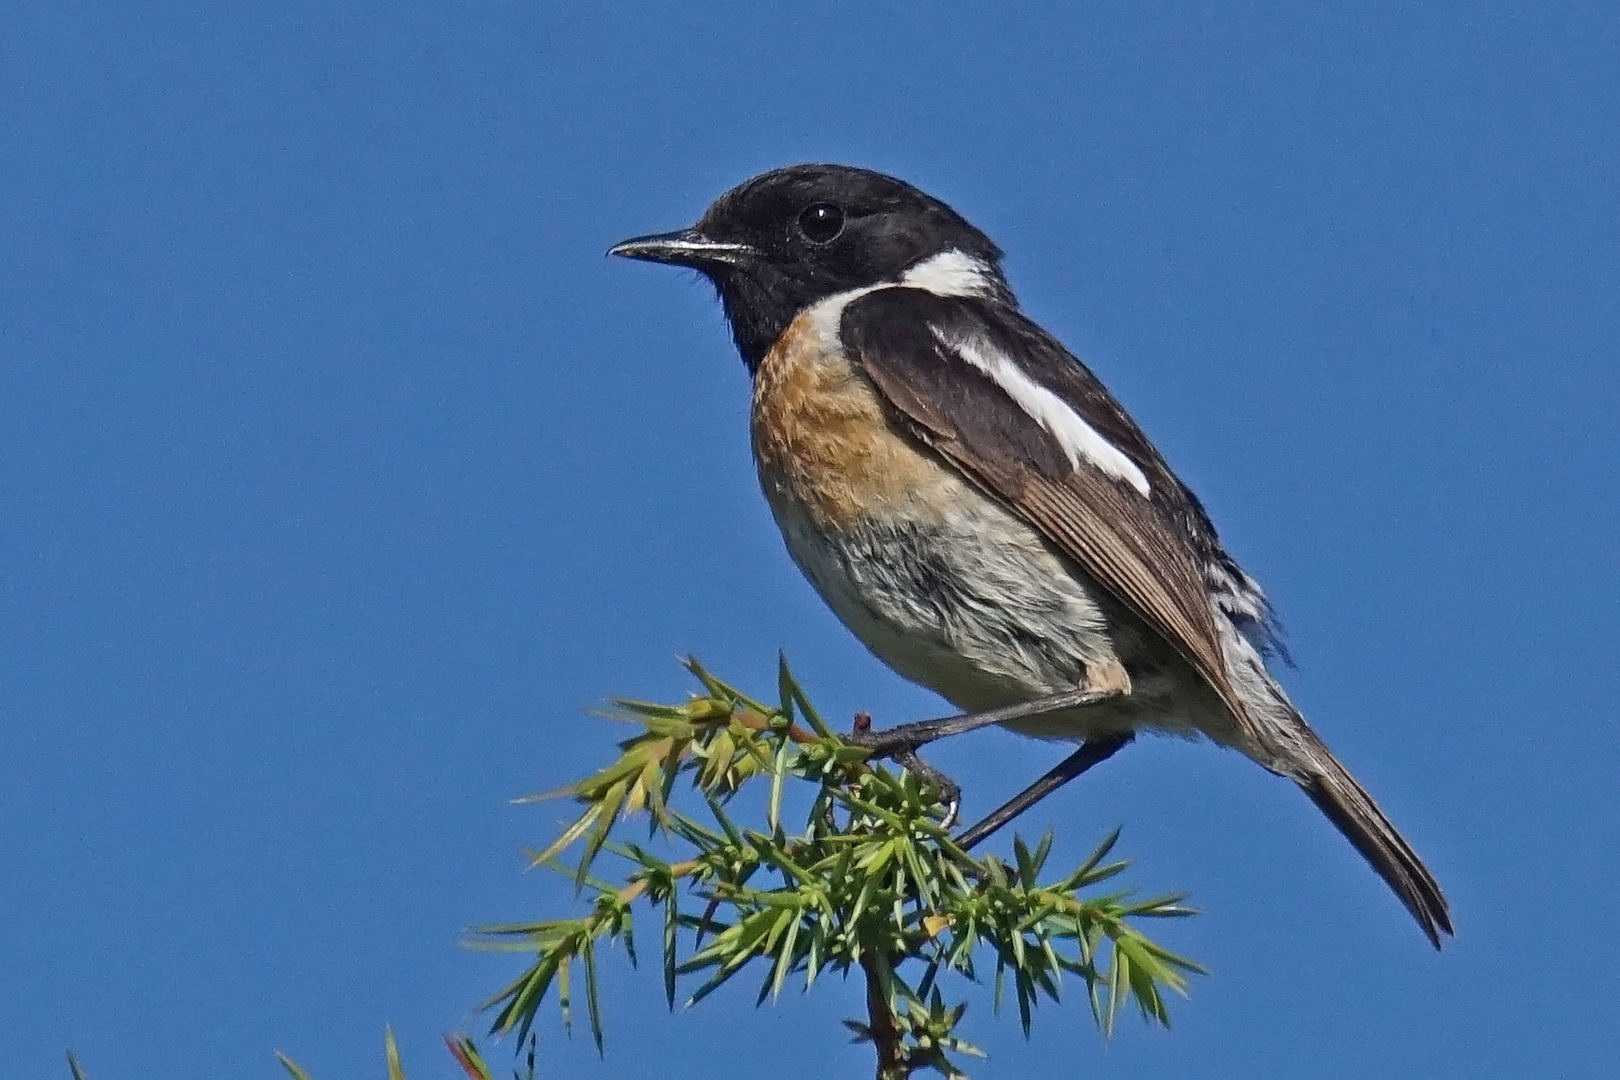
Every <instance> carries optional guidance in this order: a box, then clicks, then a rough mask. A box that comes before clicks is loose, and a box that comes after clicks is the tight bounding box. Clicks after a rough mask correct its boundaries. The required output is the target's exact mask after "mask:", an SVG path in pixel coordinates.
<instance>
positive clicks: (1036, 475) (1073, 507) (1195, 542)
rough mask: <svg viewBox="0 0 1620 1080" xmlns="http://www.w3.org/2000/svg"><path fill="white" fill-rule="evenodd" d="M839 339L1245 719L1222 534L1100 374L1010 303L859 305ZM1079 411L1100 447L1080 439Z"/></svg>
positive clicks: (957, 460)
mask: <svg viewBox="0 0 1620 1080" xmlns="http://www.w3.org/2000/svg"><path fill="white" fill-rule="evenodd" d="M839 333H840V337H841V339H842V343H843V346H844V348H845V350H846V352H847V353H848V355H849V356H850V358H851V360H852V361H853V362H854V363H855V364H856V365H857V366H859V367H860V369H861V370H863V371H864V372H865V373H866V375H867V376H868V377H869V378H870V379H871V381H872V383H873V385H874V386H875V387H876V388H877V390H878V392H879V393H880V394H881V395H882V396H883V397H884V398H885V399H887V401H888V403H889V404H890V405H891V406H893V408H894V409H895V411H896V412H897V413H898V414H899V416H900V418H901V419H902V420H903V421H904V422H905V424H906V425H907V426H908V427H909V428H910V430H911V431H912V433H913V434H915V435H916V437H917V438H918V439H920V440H921V441H923V442H924V443H926V444H927V445H929V446H931V447H933V448H934V449H935V450H936V451H938V452H939V453H940V454H941V455H942V456H944V457H945V458H946V459H947V460H948V461H950V462H952V463H953V464H954V465H955V466H956V467H957V468H959V469H961V470H962V472H963V473H965V474H966V475H967V476H968V477H969V478H970V479H971V480H973V481H974V482H975V483H976V484H978V485H979V486H980V487H982V488H983V489H984V490H985V491H987V492H988V493H989V494H991V495H992V496H994V497H995V498H997V499H999V500H1000V501H1001V502H1002V503H1003V504H1005V505H1006V506H1008V507H1009V508H1011V509H1012V510H1013V511H1014V512H1015V513H1017V514H1018V515H1019V516H1020V517H1022V518H1023V519H1024V520H1025V521H1027V522H1029V523H1030V524H1031V525H1032V526H1034V527H1035V528H1036V529H1037V530H1039V531H1040V532H1041V533H1042V534H1043V535H1044V536H1046V537H1047V539H1049V540H1050V541H1051V542H1052V543H1053V544H1054V545H1055V546H1056V547H1057V548H1058V549H1059V550H1060V551H1062V552H1064V553H1065V554H1066V555H1068V556H1069V557H1070V558H1072V559H1074V560H1075V562H1077V563H1079V564H1080V566H1081V567H1082V568H1084V569H1085V571H1086V572H1087V573H1089V574H1090V575H1091V576H1092V577H1094V578H1095V579H1096V580H1097V581H1098V582H1099V583H1100V584H1101V585H1102V586H1103V587H1104V588H1106V589H1107V590H1108V591H1109V592H1110V593H1112V594H1113V595H1114V596H1115V597H1117V598H1118V599H1119V600H1120V601H1121V602H1122V603H1124V604H1125V606H1126V607H1128V608H1129V609H1131V610H1132V611H1133V612H1135V613H1136V614H1137V615H1138V616H1139V617H1140V618H1142V619H1143V620H1144V621H1145V622H1146V623H1147V625H1148V626H1149V627H1151V628H1152V629H1153V630H1154V631H1155V632H1157V633H1158V634H1160V635H1161V636H1163V638H1164V639H1165V640H1166V641H1168V642H1169V643H1170V644H1171V645H1172V646H1174V647H1175V649H1176V650H1177V651H1178V652H1180V653H1181V655H1182V656H1183V657H1185V658H1186V659H1187V661H1188V662H1189V663H1190V664H1192V666H1193V667H1194V668H1195V669H1196V670H1197V671H1198V672H1199V673H1200V674H1201V675H1202V676H1203V677H1204V679H1205V680H1206V681H1207V682H1208V683H1209V685H1210V686H1211V687H1212V688H1213V689H1214V690H1215V691H1216V693H1218V694H1219V695H1220V697H1221V699H1222V700H1223V701H1224V702H1225V703H1226V705H1227V707H1228V708H1229V709H1230V710H1231V711H1232V713H1233V715H1234V716H1235V717H1236V718H1237V719H1238V722H1239V723H1240V724H1246V723H1247V720H1248V717H1247V714H1246V712H1245V710H1244V709H1243V706H1242V702H1241V699H1239V697H1238V696H1237V694H1236V692H1235V691H1234V690H1233V688H1232V686H1231V682H1230V680H1229V679H1228V678H1227V675H1226V668H1225V664H1224V663H1223V662H1222V659H1221V645H1220V639H1219V637H1218V636H1217V632H1216V628H1215V617H1214V614H1213V612H1212V611H1211V608H1210V600H1209V593H1208V591H1207V586H1206V582H1205V580H1204V574H1203V570H1202V567H1203V566H1204V565H1205V564H1206V563H1207V562H1208V561H1209V560H1210V559H1211V558H1213V557H1215V556H1216V555H1218V554H1219V553H1220V546H1219V543H1218V541H1217V540H1216V538H1215V533H1214V530H1213V528H1212V527H1211V526H1210V524H1209V519H1208V517H1207V516H1206V515H1205V514H1204V511H1203V509H1202V507H1200V506H1199V505H1198V501H1197V500H1196V499H1195V498H1193V496H1192V494H1191V493H1190V492H1189V491H1187V489H1186V487H1185V486H1184V485H1182V483H1181V482H1180V481H1179V480H1178V479H1177V478H1176V477H1175V475H1174V474H1173V473H1171V471H1170V469H1169V467H1168V466H1167V465H1166V464H1165V462H1164V459H1163V458H1162V457H1161V456H1160V455H1159V452H1158V451H1157V450H1156V449H1154V447H1153V444H1152V443H1150V442H1148V440H1147V437H1146V436H1144V435H1143V434H1142V432H1141V429H1139V428H1138V427H1137V426H1136V424H1135V422H1134V421H1132V420H1131V418H1130V416H1129V415H1127V414H1126V412H1125V410H1124V409H1122V408H1120V406H1119V403H1118V402H1116V401H1115V400H1114V398H1113V396H1112V395H1110V394H1109V393H1108V391H1107V389H1106V388H1104V387H1103V385H1102V383H1101V382H1099V381H1098V380H1097V378H1096V376H1094V375H1093V374H1092V373H1091V372H1090V371H1088V370H1087V369H1086V368H1085V366H1084V365H1082V364H1081V363H1080V361H1079V360H1077V359H1076V358H1075V357H1074V356H1073V355H1072V354H1071V353H1069V352H1068V350H1066V349H1064V348H1063V346H1062V345H1061V344H1059V343H1058V342H1057V341H1056V340H1055V339H1054V338H1053V337H1052V336H1051V335H1050V334H1048V333H1046V332H1045V331H1044V330H1042V329H1041V328H1040V327H1039V326H1036V325H1035V324H1034V323H1033V322H1031V321H1029V320H1028V319H1026V318H1025V317H1024V316H1023V315H1021V314H1019V313H1018V312H1017V311H1015V310H1013V309H1011V308H1008V307H1006V306H1005V305H1001V304H992V303H988V302H986V301H982V300H977V299H973V298H964V297H945V296H939V295H936V294H934V293H931V292H926V291H924V290H920V289H907V288H894V289H881V290H878V291H876V292H873V293H869V294H867V295H866V296H863V297H860V298H859V299H857V300H854V301H852V302H851V303H850V304H849V305H848V306H847V307H846V308H845V309H844V313H843V319H842V323H841V325H840V331H839ZM1005 365H1011V366H1012V368H1013V369H1015V370H1013V371H1009V370H1008V368H1007V367H1006V366H1005ZM1038 388H1044V390H1045V391H1048V392H1050V394H1052V395H1055V398H1056V400H1055V401H1046V403H1045V408H1046V411H1047V416H1046V422H1045V423H1043V422H1041V421H1040V420H1037V419H1036V416H1035V413H1038V412H1040V411H1041V409H1042V404H1041V401H1042V400H1044V399H1042V398H1041V393H1040V390H1039V389H1038ZM1015 394H1019V395H1021V396H1022V397H1023V399H1024V403H1023V404H1020V401H1019V400H1018V398H1016V397H1015V396H1014V395H1015ZM1064 406H1066V407H1067V412H1065V411H1064V409H1063V407H1064ZM1054 410H1055V411H1054ZM1069 414H1072V417H1077V418H1078V419H1079V420H1080V421H1082V422H1083V424H1084V425H1085V426H1086V427H1089V428H1090V431H1091V432H1092V433H1094V434H1095V435H1096V436H1097V441H1096V442H1089V440H1087V439H1084V438H1076V434H1075V433H1076V430H1077V428H1076V426H1075V425H1074V424H1073V423H1072V420H1071V419H1070V416H1069ZM1063 421H1068V427H1067V429H1066V433H1065V429H1064V423H1063ZM1078 430H1080V433H1081V434H1082V435H1084V430H1083V428H1081V429H1078ZM1065 434H1066V437H1065ZM1087 445H1089V446H1090V447H1091V448H1092V452H1091V453H1090V454H1087V453H1085V452H1084V451H1085V449H1086V447H1087ZM1119 455H1123V457H1120V456H1119ZM1143 486H1145V487H1146V489H1147V490H1146V493H1144V492H1143V490H1142V487H1143ZM1222 557H1224V556H1222Z"/></svg>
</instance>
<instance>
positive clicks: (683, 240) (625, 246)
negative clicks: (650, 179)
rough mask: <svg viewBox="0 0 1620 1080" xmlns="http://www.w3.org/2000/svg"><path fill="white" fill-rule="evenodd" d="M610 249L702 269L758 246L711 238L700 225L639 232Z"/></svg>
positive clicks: (747, 253)
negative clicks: (658, 231)
mask: <svg viewBox="0 0 1620 1080" xmlns="http://www.w3.org/2000/svg"><path fill="white" fill-rule="evenodd" d="M607 253H608V254H609V255H622V256H623V257H624V258H626V259H642V260H644V261H646V262H660V263H674V264H675V265H677V266H691V267H695V268H697V269H699V270H701V269H703V268H704V267H708V266H715V265H733V264H736V263H740V262H742V261H743V260H744V259H746V258H748V257H749V256H750V255H752V254H754V249H753V248H751V247H749V246H748V245H747V244H728V243H723V242H721V241H719V240H710V239H709V238H708V237H707V236H704V235H703V234H702V233H700V232H698V231H697V230H696V229H681V230H680V231H679V232H668V233H656V234H654V235H652V236H637V237H634V238H632V239H630V240H626V241H625V242H624V243H622V244H615V245H613V246H612V247H610V248H608V252H607Z"/></svg>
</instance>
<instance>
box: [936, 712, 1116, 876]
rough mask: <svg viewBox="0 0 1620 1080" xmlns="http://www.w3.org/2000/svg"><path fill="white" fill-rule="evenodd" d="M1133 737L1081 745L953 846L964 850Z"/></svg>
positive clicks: (1087, 742) (1113, 752)
mask: <svg viewBox="0 0 1620 1080" xmlns="http://www.w3.org/2000/svg"><path fill="white" fill-rule="evenodd" d="M1135 737H1136V735H1135V733H1134V732H1130V731H1126V732H1122V733H1120V734H1118V735H1105V736H1103V737H1102V738H1100V739H1087V740H1086V741H1085V742H1084V743H1082V744H1081V746H1080V749H1078V750H1076V751H1075V752H1074V753H1072V754H1070V755H1069V756H1068V757H1066V758H1064V759H1063V760H1062V761H1060V762H1058V763H1057V764H1056V765H1054V766H1053V767H1052V769H1051V770H1050V771H1049V772H1048V773H1047V774H1046V775H1045V776H1043V777H1041V778H1040V779H1039V780H1037V781H1035V782H1034V783H1033V784H1031V785H1029V787H1027V788H1025V789H1024V790H1023V791H1020V792H1019V793H1018V794H1017V795H1014V796H1013V797H1012V798H1010V799H1008V800H1007V801H1006V802H1004V803H1002V804H1001V805H1000V806H999V807H997V808H996V809H995V811H993V812H992V813H991V814H990V816H988V817H986V818H985V819H984V820H983V821H981V822H979V823H978V824H977V825H975V826H973V827H972V828H970V829H967V830H964V831H963V833H962V835H961V836H958V837H957V838H956V846H957V847H959V848H961V849H962V850H963V851H967V850H968V849H969V848H971V847H973V846H974V845H975V844H977V843H978V842H979V841H980V840H983V839H984V838H985V837H987V836H989V835H990V834H991V833H993V832H995V831H996V830H997V829H999V828H1001V827H1002V826H1003V825H1005V824H1007V822H1009V821H1011V820H1012V819H1013V818H1015V817H1017V816H1018V815H1019V814H1022V813H1023V812H1024V811H1025V810H1028V809H1029V808H1030V807H1032V806H1034V805H1035V804H1036V803H1038V802H1040V801H1041V800H1042V799H1044V798H1046V797H1047V796H1048V795H1050V794H1052V792H1054V791H1056V790H1057V789H1058V788H1060V787H1062V786H1063V785H1064V784H1067V783H1068V782H1069V781H1070V780H1073V779H1074V778H1075V777H1077V776H1079V775H1080V774H1081V773H1083V772H1085V771H1086V770H1087V769H1089V768H1091V767H1092V766H1093V765H1097V764H1100V763H1102V762H1104V761H1107V760H1108V759H1109V758H1111V757H1113V756H1114V755H1115V754H1117V753H1119V752H1120V751H1121V750H1123V749H1124V748H1125V744H1126V743H1128V742H1130V741H1131V740H1132V739H1134V738H1135ZM947 828H949V826H947Z"/></svg>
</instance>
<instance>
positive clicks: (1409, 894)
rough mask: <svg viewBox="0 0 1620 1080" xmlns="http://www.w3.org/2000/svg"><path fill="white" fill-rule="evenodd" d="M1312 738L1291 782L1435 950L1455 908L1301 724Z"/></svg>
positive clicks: (1387, 822)
mask: <svg viewBox="0 0 1620 1080" xmlns="http://www.w3.org/2000/svg"><path fill="white" fill-rule="evenodd" d="M1300 727H1301V728H1303V729H1304V731H1303V734H1306V735H1308V736H1309V737H1308V740H1307V744H1308V757H1309V760H1308V762H1305V763H1303V767H1301V768H1297V771H1296V770H1290V773H1291V774H1292V775H1293V779H1294V780H1295V781H1296V782H1297V783H1298V784H1299V786H1300V787H1302V788H1304V789H1305V794H1307V795H1309V796H1310V797H1311V802H1313V803H1315V804H1316V805H1317V806H1318V807H1319V808H1320V809H1321V811H1322V813H1324V814H1326V815H1327V817H1328V820H1329V821H1331V822H1333V824H1334V827H1335V828H1337V829H1338V830H1339V831H1340V832H1341V833H1343V834H1344V836H1345V839H1347V840H1349V841H1350V842H1351V843H1352V844H1354V845H1355V847H1356V850H1357V851H1359V852H1361V857H1362V858H1364V859H1366V860H1367V862H1368V863H1369V864H1371V866H1372V868H1373V869H1374V870H1376V871H1378V876H1379V877H1381V878H1383V879H1384V881H1385V882H1386V883H1387V884H1388V885H1389V887H1390V888H1391V889H1393V890H1395V895H1396V896H1398V897H1400V898H1401V903H1403V904H1405V905H1406V910H1407V911H1410V912H1411V913H1412V917H1413V918H1414V919H1416V920H1417V921H1418V925H1419V926H1421V927H1422V928H1423V932H1424V933H1425V934H1427V935H1428V937H1429V941H1430V943H1431V944H1433V945H1434V947H1435V948H1437V949H1438V948H1439V947H1440V935H1441V934H1442V933H1445V934H1448V935H1449V934H1452V933H1453V932H1454V931H1453V930H1452V929H1451V905H1449V904H1447V903H1446V897H1445V894H1444V893H1442V892H1441V891H1440V883H1439V882H1437V881H1435V880H1434V875H1433V874H1431V873H1429V868H1428V867H1427V866H1424V865H1423V860H1422V859H1420V858H1418V854H1417V852H1415V851H1413V850H1412V845H1411V844H1408V843H1407V842H1406V838H1405V837H1403V836H1402V835H1401V834H1400V832H1399V831H1398V830H1397V829H1396V828H1395V826H1394V825H1392V824H1391V823H1390V820H1389V818H1387V817H1385V816H1384V812H1383V811H1382V810H1380V809H1378V804H1377V803H1375V802H1373V798H1372V796H1371V795H1369V794H1367V789H1366V788H1364V787H1362V786H1361V785H1360V784H1359V783H1357V782H1356V778H1355V777H1353V776H1351V775H1350V770H1348V769H1346V768H1345V767H1344V766H1343V765H1342V764H1340V762H1339V759H1338V758H1336V757H1334V756H1333V752H1332V751H1331V750H1329V749H1328V748H1327V746H1326V745H1325V744H1324V743H1323V742H1322V740H1321V739H1319V738H1317V736H1316V733H1315V732H1313V731H1311V730H1310V728H1309V727H1306V726H1305V724H1304V722H1303V721H1301V722H1300Z"/></svg>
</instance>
